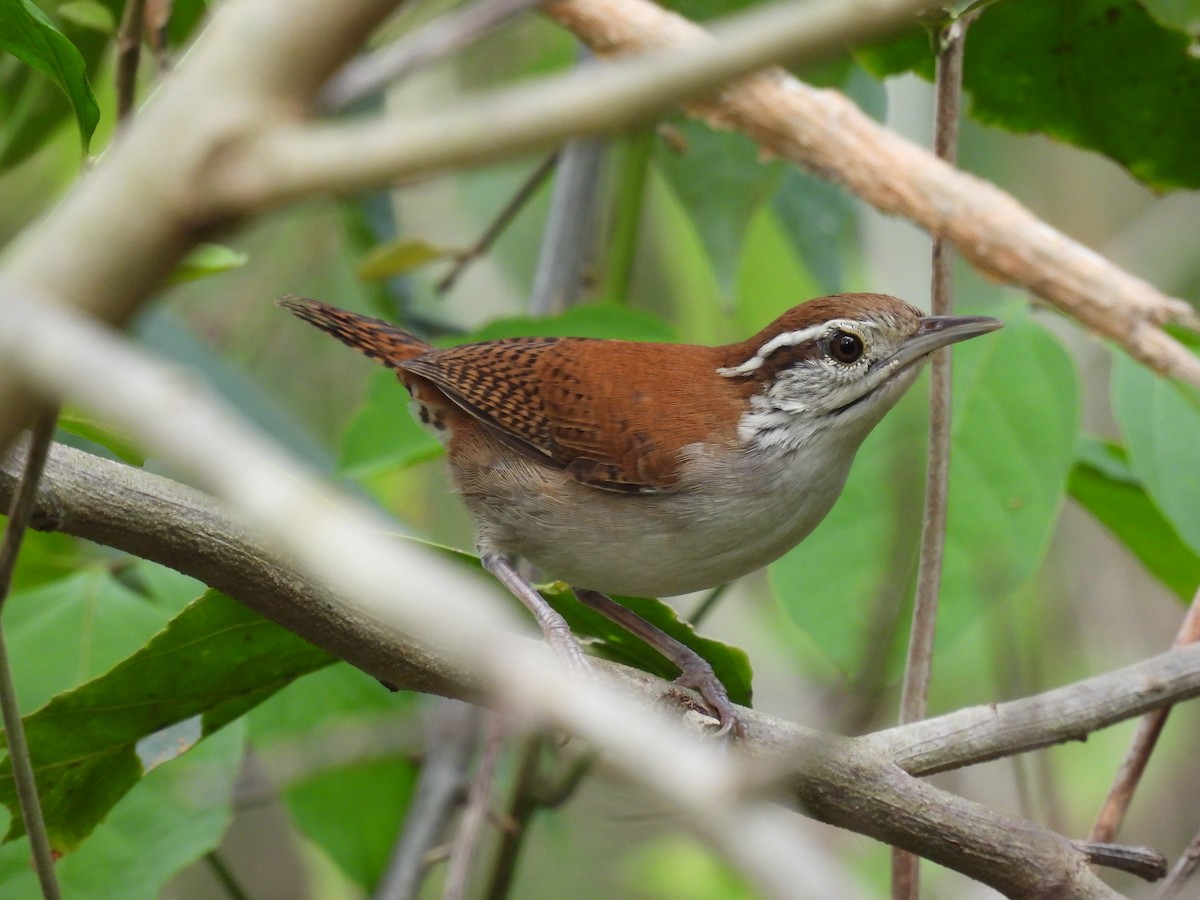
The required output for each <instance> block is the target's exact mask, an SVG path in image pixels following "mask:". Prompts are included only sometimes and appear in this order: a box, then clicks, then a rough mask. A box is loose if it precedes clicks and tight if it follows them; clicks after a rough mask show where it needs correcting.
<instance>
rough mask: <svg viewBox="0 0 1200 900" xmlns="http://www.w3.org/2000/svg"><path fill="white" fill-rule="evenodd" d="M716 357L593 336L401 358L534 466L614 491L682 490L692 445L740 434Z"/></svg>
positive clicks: (735, 395)
mask: <svg viewBox="0 0 1200 900" xmlns="http://www.w3.org/2000/svg"><path fill="white" fill-rule="evenodd" d="M718 364H719V363H718V361H717V360H716V356H715V350H713V349H712V348H707V347H681V346H676V345H670V344H634V343H629V342H624V341H593V340H586V339H583V338H544V339H514V340H509V341H492V342H488V343H485V344H470V345H466V346H462V347H454V348H451V349H449V350H436V351H433V352H431V353H427V354H425V355H424V356H421V357H418V358H417V359H413V360H408V361H406V362H404V363H401V368H403V369H404V370H405V371H408V372H412V373H413V374H415V375H419V376H421V377H422V378H425V379H427V380H428V381H430V382H432V383H433V384H434V385H436V386H437V387H438V388H439V389H441V390H442V391H443V392H444V393H445V394H446V395H447V396H448V397H449V398H450V399H451V400H453V401H454V402H455V403H457V404H458V405H459V406H461V407H462V408H463V409H464V410H466V411H467V412H469V413H471V414H472V415H473V416H475V417H476V418H478V419H479V420H480V421H482V422H484V423H486V424H487V425H489V426H490V427H492V428H493V429H494V430H495V431H496V432H497V433H498V434H499V435H500V436H501V437H503V438H504V439H505V440H506V442H507V443H509V444H510V445H512V446H514V447H516V448H517V449H518V450H520V451H521V452H523V453H525V454H526V455H528V456H530V457H531V458H533V459H537V460H540V461H542V462H545V463H548V464H550V465H554V466H557V467H559V468H561V469H563V470H565V471H566V472H567V473H568V474H570V475H571V476H572V477H574V478H575V479H577V480H578V481H580V482H582V483H584V484H590V485H593V486H595V487H599V488H604V489H607V490H614V491H667V490H671V489H672V488H674V487H676V482H677V474H678V468H679V464H680V462H681V457H680V450H681V448H682V447H685V446H687V445H688V444H693V443H697V442H699V441H707V440H714V439H716V440H720V439H725V438H729V439H731V438H732V434H733V431H734V429H735V428H736V422H737V418H738V414H739V411H740V409H741V406H740V405H739V404H740V403H741V402H742V401H741V399H740V396H739V388H738V387H737V386H735V385H734V384H732V383H731V382H730V381H729V380H728V379H723V378H717V377H716V375H715V369H716V367H717V365H718Z"/></svg>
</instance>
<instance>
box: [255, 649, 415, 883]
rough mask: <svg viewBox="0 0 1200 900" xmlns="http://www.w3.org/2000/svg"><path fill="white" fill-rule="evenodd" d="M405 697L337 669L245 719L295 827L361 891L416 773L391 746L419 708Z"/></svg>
mask: <svg viewBox="0 0 1200 900" xmlns="http://www.w3.org/2000/svg"><path fill="white" fill-rule="evenodd" d="M413 700H414V695H412V694H409V693H405V692H401V693H393V692H391V691H388V690H387V689H386V688H384V687H383V686H382V685H381V684H379V682H377V681H375V679H373V678H371V677H369V676H367V675H365V674H364V673H362V672H360V671H359V670H357V669H355V668H353V667H352V666H349V665H347V664H345V663H339V664H337V665H333V666H329V667H328V668H325V669H322V670H321V671H319V672H314V673H313V674H312V675H308V676H305V677H304V678H303V679H300V680H299V681H296V682H294V683H293V684H291V685H289V686H288V687H286V688H284V689H283V690H282V691H280V692H279V693H278V694H276V695H275V696H274V697H272V698H271V699H270V700H268V701H267V702H266V703H264V704H262V705H261V706H260V707H259V708H258V709H256V710H254V711H253V712H252V713H251V714H250V715H249V716H248V717H247V718H248V720H249V722H250V733H251V735H252V738H253V741H254V747H255V752H256V753H258V754H259V756H260V757H261V758H262V759H263V760H264V761H265V765H266V767H267V768H268V770H269V771H270V772H271V773H272V777H274V778H275V779H276V786H277V787H278V788H279V789H280V791H281V792H282V795H283V799H284V802H285V803H286V804H287V807H288V810H289V811H290V812H291V814H292V817H293V820H294V822H295V824H296V826H297V827H298V828H299V829H300V830H301V831H303V832H304V834H305V835H306V836H307V837H308V838H309V839H311V840H312V841H314V842H316V844H317V845H319V846H320V847H321V848H322V849H324V850H325V852H327V853H328V854H329V855H330V857H331V858H332V859H333V860H334V861H335V862H336V863H337V864H338V866H339V867H341V869H342V870H343V871H344V872H345V873H346V874H347V875H348V876H350V877H351V878H353V879H354V880H355V881H357V882H358V883H359V884H360V885H362V887H363V888H364V889H366V890H368V891H370V890H372V889H373V888H374V887H375V885H376V883H377V882H378V880H379V878H380V876H381V875H382V873H383V871H384V868H385V867H386V865H387V861H388V857H389V854H390V852H391V850H392V849H393V846H394V843H395V840H396V836H397V834H398V833H399V830H400V828H401V827H402V825H403V824H404V819H405V814H406V811H407V809H408V804H409V800H410V795H411V791H412V787H413V784H414V782H415V778H416V774H417V771H418V763H417V761H416V760H415V759H410V758H408V757H407V756H405V755H402V754H401V752H400V751H401V749H407V746H405V748H401V747H399V746H398V744H397V735H398V734H405V735H407V736H408V737H409V740H411V734H412V732H413V731H414V728H413V726H412V724H411V723H410V722H408V721H406V718H407V717H406V716H405V715H404V714H405V713H407V712H409V711H415V710H416V709H417V708H418V707H417V705H416V704H415V703H414V702H413ZM287 761H291V763H292V765H291V766H288V765H286V764H283V763H286V762H287ZM340 811H353V814H342V813H341V812H340Z"/></svg>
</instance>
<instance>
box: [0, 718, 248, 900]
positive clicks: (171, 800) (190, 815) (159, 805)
mask: <svg viewBox="0 0 1200 900" xmlns="http://www.w3.org/2000/svg"><path fill="white" fill-rule="evenodd" d="M244 747H245V728H244V727H242V724H241V723H240V722H235V723H233V724H232V725H231V726H230V727H228V728H225V729H223V730H222V731H221V732H220V733H218V734H215V735H213V736H212V737H211V738H209V739H208V740H206V741H204V742H203V743H202V744H200V745H199V746H198V747H195V748H193V749H192V750H190V751H189V752H188V753H186V754H185V755H184V756H183V757H181V758H180V759H178V760H176V761H175V762H173V763H172V764H171V765H169V766H161V767H160V768H157V769H155V770H154V771H153V772H150V773H149V774H148V775H147V776H146V777H145V778H143V779H142V780H141V781H139V782H138V783H137V784H136V785H135V786H134V788H133V789H132V790H131V791H130V792H129V793H128V794H127V795H126V796H125V797H124V798H123V799H122V800H121V802H120V803H118V804H117V805H116V807H114V808H113V810H112V812H111V813H110V814H109V816H108V817H107V818H106V819H105V821H103V822H101V823H100V825H99V826H98V827H97V828H96V830H95V832H94V833H93V834H92V836H91V837H90V838H89V839H88V840H87V841H86V842H84V844H83V845H82V846H81V847H80V848H79V849H78V850H77V851H76V852H74V853H71V854H68V855H67V856H65V857H63V858H62V859H60V860H59V861H58V863H57V864H56V865H55V869H56V871H57V872H58V878H59V882H60V884H61V886H62V889H63V896H65V897H70V898H71V900H112V898H114V897H120V898H121V900H155V898H158V897H160V896H162V892H163V887H164V885H165V884H166V883H167V882H168V881H169V880H170V879H171V878H172V877H173V876H174V875H175V874H176V873H178V872H179V871H181V870H182V869H184V868H186V867H187V866H189V865H190V864H192V863H193V862H195V861H196V860H197V859H199V858H200V857H201V856H203V855H204V854H205V853H208V852H209V851H211V850H215V849H216V848H217V846H218V845H219V844H220V843H221V839H222V837H223V836H224V834H225V831H226V829H227V828H228V827H229V823H230V820H231V819H232V818H233V799H234V788H235V786H236V785H237V783H238V780H239V775H240V774H241V769H242V762H243V755H244ZM0 815H3V811H0ZM29 858H30V850H29V842H28V841H27V840H26V839H24V838H22V839H21V840H19V841H13V842H12V843H9V844H5V845H4V846H2V847H0V897H6V898H14V900H16V898H29V900H33V898H35V897H41V896H42V894H41V891H40V890H39V889H38V886H37V879H36V877H35V875H34V873H33V869H32V867H31V866H30V864H29Z"/></svg>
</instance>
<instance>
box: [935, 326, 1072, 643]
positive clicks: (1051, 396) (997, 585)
mask: <svg viewBox="0 0 1200 900" xmlns="http://www.w3.org/2000/svg"><path fill="white" fill-rule="evenodd" d="M997 315H998V316H999V317H1000V318H1001V319H1003V320H1004V322H1005V327H1004V328H1003V329H1002V330H1001V331H998V332H996V333H995V334H993V335H988V336H987V337H985V338H980V339H979V340H978V341H972V342H971V343H970V345H964V346H972V347H973V349H975V350H976V351H977V353H963V354H962V355H961V356H960V357H956V358H957V359H958V360H959V363H958V366H957V368H958V371H957V372H956V376H957V377H956V378H955V390H956V395H957V396H956V405H955V410H954V423H953V429H954V438H953V448H952V453H953V455H952V456H951V460H950V501H949V509H948V516H947V519H948V520H947V525H946V557H945V567H944V570H943V573H942V593H941V596H942V602H941V605H940V610H941V611H940V614H939V615H940V621H939V633H940V634H941V635H942V636H943V637H953V636H954V635H955V634H957V633H959V632H960V631H961V630H962V629H963V628H965V627H966V626H967V625H968V624H970V622H971V621H972V620H973V619H974V618H975V617H976V616H977V615H978V614H979V613H980V612H981V610H982V607H983V605H984V604H986V603H989V602H992V601H995V600H999V599H1000V598H1002V597H1005V596H1007V595H1008V594H1009V593H1011V592H1012V591H1013V590H1015V589H1016V588H1017V587H1018V586H1020V585H1021V583H1022V582H1024V581H1025V580H1026V579H1028V578H1029V577H1030V576H1032V575H1033V573H1034V572H1035V571H1036V570H1037V568H1038V566H1039V565H1040V564H1041V560H1042V557H1043V556H1044V555H1045V552H1046V548H1047V546H1048V544H1049V541H1050V536H1051V534H1052V532H1053V529H1054V525H1055V522H1056V521H1057V519H1058V512H1059V509H1060V508H1061V506H1062V502H1063V498H1064V497H1065V494H1066V486H1067V476H1068V474H1069V473H1070V471H1071V465H1072V463H1073V462H1074V459H1075V441H1076V435H1077V432H1078V428H1079V385H1078V380H1077V377H1076V373H1075V367H1074V364H1073V362H1072V361H1071V357H1070V355H1069V354H1068V353H1067V352H1066V350H1065V349H1064V348H1063V346H1062V344H1061V343H1059V341H1058V339H1057V338H1055V337H1054V336H1053V335H1052V334H1050V332H1049V331H1047V330H1046V329H1045V328H1043V327H1042V326H1041V325H1039V324H1037V323H1036V322H1034V321H1033V320H1032V319H1031V317H1030V316H1029V313H1028V311H1027V310H1026V309H1025V307H1024V306H1023V304H1020V303H1016V304H1008V305H1006V306H1005V307H1004V308H1003V309H1001V310H999V311H997ZM976 344H977V345H978V346H977V347H976V346H974V345H976Z"/></svg>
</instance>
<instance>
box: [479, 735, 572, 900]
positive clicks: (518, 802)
mask: <svg viewBox="0 0 1200 900" xmlns="http://www.w3.org/2000/svg"><path fill="white" fill-rule="evenodd" d="M548 746H549V747H551V748H553V749H556V748H555V746H554V745H553V744H552V743H551V741H550V739H548V738H547V736H546V735H545V734H533V735H530V736H529V737H528V738H527V739H526V741H525V745H524V749H523V751H522V753H521V764H520V767H519V769H518V770H517V777H516V781H515V783H514V784H513V791H512V799H511V800H510V801H509V804H508V812H507V814H506V815H505V817H504V828H503V829H502V831H501V834H500V845H499V846H498V847H497V848H496V855H495V858H494V859H493V860H492V870H491V875H489V877H488V885H487V890H486V891H484V894H483V896H484V897H485V898H486V900H504V898H505V897H507V896H508V893H509V891H510V890H511V889H512V881H513V876H514V875H515V874H516V871H517V859H518V858H519V856H520V853H521V848H522V847H523V846H524V842H525V837H526V836H527V835H528V833H529V823H530V821H531V820H532V819H533V817H534V815H535V814H536V813H537V812H538V811H539V810H543V809H556V808H558V807H559V806H562V804H564V803H566V802H567V800H568V799H570V798H571V796H573V795H574V793H575V791H576V790H577V789H578V788H579V785H580V784H581V783H582V782H583V779H584V777H585V776H586V775H587V774H588V773H589V772H590V771H591V768H592V762H593V756H592V755H591V754H587V755H585V756H581V757H579V758H578V759H576V760H574V761H573V762H572V763H571V764H570V765H569V766H568V768H567V770H566V772H565V773H563V774H562V775H561V776H560V777H559V778H558V779H557V780H556V781H554V782H550V781H549V780H548V779H547V777H546V776H545V775H544V774H543V773H542V771H541V769H542V767H541V762H542V756H543V752H544V751H545V750H546V748H547V747H548Z"/></svg>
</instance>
